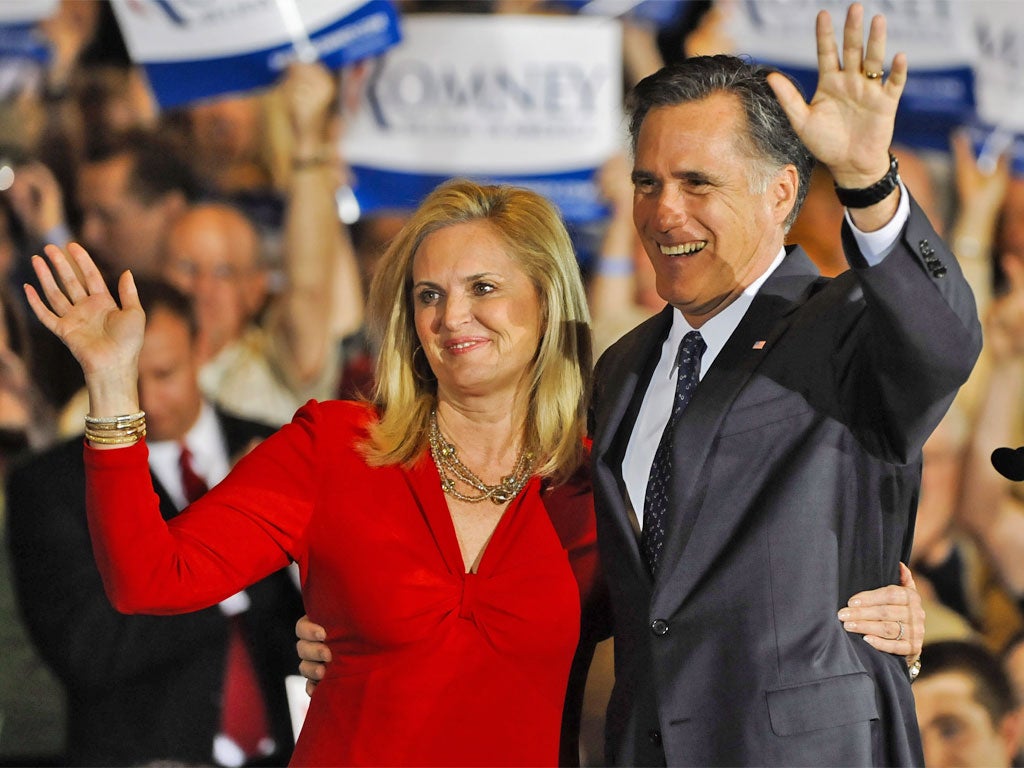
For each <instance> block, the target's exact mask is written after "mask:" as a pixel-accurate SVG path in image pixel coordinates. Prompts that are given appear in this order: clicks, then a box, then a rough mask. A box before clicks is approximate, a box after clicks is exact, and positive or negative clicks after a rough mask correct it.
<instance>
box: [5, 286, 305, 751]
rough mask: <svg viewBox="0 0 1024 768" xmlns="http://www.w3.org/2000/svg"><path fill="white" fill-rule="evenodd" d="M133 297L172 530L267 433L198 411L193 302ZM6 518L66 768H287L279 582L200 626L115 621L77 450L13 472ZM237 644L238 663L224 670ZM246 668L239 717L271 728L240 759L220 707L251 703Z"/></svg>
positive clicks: (72, 444) (76, 443) (286, 628)
mask: <svg viewBox="0 0 1024 768" xmlns="http://www.w3.org/2000/svg"><path fill="white" fill-rule="evenodd" d="M139 290H140V294H144V300H145V301H146V307H147V312H148V314H147V318H146V335H145V339H144V344H143V348H142V352H141V354H140V359H139V387H140V398H141V403H142V407H143V408H144V409H145V410H146V411H147V423H148V429H149V433H148V439H147V442H148V444H149V448H150V467H151V470H152V471H153V474H154V481H155V482H154V484H155V487H156V489H157V493H158V495H159V496H160V501H161V504H160V508H161V511H162V512H163V514H164V517H165V518H170V517H173V516H174V515H176V514H177V513H178V511H179V510H180V509H181V508H182V507H183V506H185V504H186V503H187V501H188V500H189V496H190V494H191V495H194V493H196V492H201V490H202V487H201V485H202V484H200V486H199V488H198V489H197V488H195V487H191V488H190V485H191V486H195V480H194V479H193V478H194V477H201V480H202V481H203V482H204V483H205V484H206V485H213V484H214V483H215V482H217V481H218V480H219V479H220V478H221V477H222V476H223V475H224V474H226V472H227V470H228V467H229V465H230V463H231V462H232V461H233V459H235V458H237V457H238V455H239V454H240V453H242V452H244V451H245V450H246V449H247V448H248V447H249V446H250V444H251V443H252V441H254V440H257V439H260V438H263V437H266V436H267V434H268V432H269V431H270V430H269V429H268V428H267V427H264V426H262V425H258V424H255V423H252V422H247V421H241V420H239V419H235V418H231V417H229V416H227V415H225V414H223V413H220V412H219V411H216V410H215V409H213V408H212V407H211V406H210V405H209V404H208V403H206V402H205V401H204V400H203V399H202V396H201V395H200V392H199V388H198V381H197V374H198V362H197V359H196V355H195V345H194V342H195V321H194V318H193V317H192V315H191V308H190V306H189V303H188V299H186V298H185V297H184V296H183V295H181V294H180V293H178V292H177V291H176V290H174V289H172V288H169V287H168V286H164V285H161V284H146V283H143V282H142V281H140V282H139ZM182 446H185V447H187V448H188V449H189V452H190V455H192V456H194V460H192V461H191V463H190V464H189V470H190V471H191V472H192V474H191V475H188V474H187V473H186V470H185V469H184V465H183V464H179V461H180V456H181V454H182ZM7 504H8V516H9V526H10V546H11V551H12V558H13V562H14V570H15V576H16V585H17V589H18V596H19V602H20V605H21V608H22V612H23V613H24V615H25V618H26V622H27V624H28V627H29V630H30V633H31V635H32V638H33V641H34V642H35V643H36V645H37V646H38V648H39V650H40V652H41V654H42V656H43V657H44V659H45V660H46V661H47V663H48V664H49V665H50V666H51V667H52V668H53V670H54V671H55V672H56V673H57V675H58V677H59V678H60V679H61V680H62V682H63V683H64V685H65V687H66V689H67V700H68V745H67V758H68V760H69V761H70V762H71V763H73V764H79V765H136V764H141V763H146V762H151V761H156V760H173V761H180V762H192V763H200V764H204V763H205V764H208V763H210V762H211V761H212V760H216V761H218V762H221V763H222V764H226V765H241V764H242V763H243V762H248V763H255V764H268V765H281V764H284V763H285V762H286V761H287V759H288V756H289V754H290V752H291V748H292V746H293V739H292V735H291V730H290V720H289V717H288V709H287V702H286V698H285V692H284V678H285V676H286V675H288V674H290V673H291V672H292V671H293V670H294V645H293V640H292V636H291V633H292V628H293V626H294V623H295V619H296V618H297V617H298V615H299V614H301V612H302V611H301V599H300V597H299V593H298V591H297V589H296V587H295V585H294V583H293V582H292V580H291V579H290V578H289V575H288V574H287V573H286V572H284V571H281V572H278V573H277V574H274V575H273V576H271V577H269V578H267V579H264V580H263V581H261V582H259V583H257V584H255V585H254V586H252V587H250V588H249V589H247V590H246V591H245V592H244V593H239V594H238V595H236V596H234V597H233V598H232V599H231V600H230V601H225V603H224V604H221V606H214V607H212V608H208V609H206V610H203V611H198V612H196V613H191V614H185V615H181V616H124V615H121V614H119V613H117V612H116V611H115V610H114V609H113V608H112V607H111V605H110V603H109V601H108V600H107V597H106V594H105V593H104V590H103V584H102V581H101V578H100V574H99V572H98V570H97V568H96V562H95V559H94V557H93V552H92V545H91V542H90V539H89V531H88V528H87V524H86V514H85V470H84V466H83V458H82V440H81V438H75V439H73V440H71V441H69V442H66V443H64V444H62V445H60V446H57V447H56V448H54V449H52V450H50V451H48V452H46V453H44V454H42V455H40V456H38V457H36V458H34V459H32V460H31V461H29V462H28V463H27V464H25V465H24V466H22V467H20V468H19V469H17V470H16V471H15V472H14V473H13V474H12V475H11V477H10V480H9V484H8V491H7ZM239 625H240V626H239ZM236 632H237V637H238V638H239V639H240V644H241V646H243V647H244V650H243V651H238V650H237V649H235V650H232V655H230V656H229V653H228V649H229V643H230V642H231V640H232V637H233V633H236ZM239 654H241V655H239ZM245 656H248V659H249V661H251V665H252V666H251V667H250V669H252V670H254V671H255V681H254V685H253V686H252V688H251V689H250V690H251V694H244V693H243V695H242V698H243V699H244V700H245V701H246V702H247V703H249V704H252V703H253V701H256V704H255V706H256V707H257V709H256V710H251V711H253V712H255V715H250V714H246V715H245V716H246V717H250V718H254V719H255V720H257V721H261V722H263V723H265V725H266V728H265V729H264V730H263V731H261V732H260V733H259V734H257V737H258V738H260V739H261V740H260V742H259V744H258V746H257V747H256V748H255V749H254V750H252V751H250V752H249V753H248V754H246V753H245V752H246V750H245V749H239V748H237V745H233V743H232V742H231V741H230V739H228V738H227V736H230V734H225V733H224V731H225V722H226V721H225V720H223V717H224V715H225V712H224V708H223V707H222V703H223V702H224V700H225V699H227V698H228V696H227V694H226V693H225V691H226V690H227V689H231V690H243V691H244V690H245V689H244V688H242V689H236V688H232V687H231V685H234V683H235V682H237V681H238V680H239V677H237V676H234V675H230V676H229V674H228V672H227V671H226V668H227V667H228V666H229V664H234V663H241V664H242V665H243V666H244V658H245ZM229 658H230V661H229ZM239 659H242V660H243V661H239ZM229 677H230V679H231V680H232V684H231V685H228V684H227V683H226V681H227V680H228V679H229ZM242 678H246V675H245V674H244V673H243V674H242ZM248 679H249V680H250V681H252V680H253V678H252V677H251V676H249V677H248ZM242 685H243V686H244V683H242ZM256 689H258V693H257V692H256ZM257 700H258V701H257ZM261 703H262V706H261ZM245 706H246V704H244V703H243V705H242V707H243V711H244V708H245ZM215 742H216V744H217V750H216V752H215V749H214V745H215Z"/></svg>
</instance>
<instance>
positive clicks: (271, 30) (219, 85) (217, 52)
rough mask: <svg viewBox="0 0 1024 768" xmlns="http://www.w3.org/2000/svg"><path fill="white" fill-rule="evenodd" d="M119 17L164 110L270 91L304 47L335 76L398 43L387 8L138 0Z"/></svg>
mask: <svg viewBox="0 0 1024 768" xmlns="http://www.w3.org/2000/svg"><path fill="white" fill-rule="evenodd" d="M289 6H290V9H291V10H292V14H291V15H292V16H295V17H296V18H294V19H293V18H291V17H290V16H289V14H288V13H287V12H288V11H289ZM114 10H115V12H116V13H117V19H118V23H119V24H120V26H121V30H122V33H123V34H124V37H125V42H126V44H127V46H128V50H129V52H130V53H131V55H132V58H133V59H134V60H135V61H136V62H137V63H139V64H142V65H143V66H144V67H145V70H146V75H147V77H148V78H149V82H150V85H151V87H152V89H153V93H154V95H155V97H156V99H157V102H158V103H159V104H160V106H161V107H164V108H168V107H173V106H178V105H181V104H186V103H188V102H191V101H197V100H200V99H204V98H209V97H211V96H218V95H221V94H225V93H236V92H241V91H248V90H252V89H254V88H260V87H264V86H267V85H270V84H272V83H273V82H275V81H276V80H277V79H278V78H279V76H280V74H281V71H282V70H283V69H284V68H285V67H287V65H288V63H289V62H291V61H292V60H293V59H295V58H296V57H297V56H299V55H300V54H299V53H297V49H301V48H303V47H305V48H307V49H308V50H310V51H312V53H313V55H315V56H316V58H318V59H319V60H321V61H323V62H324V63H325V64H326V65H327V66H328V67H331V68H338V67H342V66H344V65H346V64H350V63H353V62H356V61H359V60H361V59H365V58H368V57H371V56H376V55H378V54H380V53H382V52H383V51H385V50H387V49H388V48H390V47H391V46H393V45H395V44H396V43H398V42H399V40H400V39H401V31H400V26H399V16H398V12H397V10H396V9H395V7H394V5H393V4H392V3H391V2H390V0H334V2H328V1H327V0H303V1H302V2H301V3H298V2H295V0H290V1H289V3H285V2H282V0H279V2H277V3H276V4H274V3H251V2H245V1H244V0H219V1H218V2H217V3H213V4H211V3H197V2H195V1H194V0H133V1H132V2H126V3H115V4H114ZM296 24H297V25H298V26H299V27H300V29H299V30H298V31H297V32H296V31H295V29H294V27H295V25H296Z"/></svg>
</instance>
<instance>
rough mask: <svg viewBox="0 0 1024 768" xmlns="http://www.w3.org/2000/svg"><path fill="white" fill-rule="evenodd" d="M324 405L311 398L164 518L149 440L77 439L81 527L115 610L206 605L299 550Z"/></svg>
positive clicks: (314, 481)
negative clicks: (103, 445) (101, 443)
mask: <svg viewBox="0 0 1024 768" xmlns="http://www.w3.org/2000/svg"><path fill="white" fill-rule="evenodd" d="M327 433H329V430H327V431H324V429H323V406H321V405H319V404H317V403H315V402H310V403H308V404H307V405H305V406H304V407H303V408H302V409H301V410H300V411H299V412H298V413H297V414H296V416H295V419H294V420H293V421H292V422H291V423H290V424H287V425H285V426H284V427H283V428H282V429H281V430H280V431H278V432H277V433H275V434H274V435H272V436H271V437H269V438H268V439H267V440H265V441H264V442H263V443H261V444H260V445H259V446H258V447H257V448H256V449H255V450H253V451H252V452H251V453H250V454H249V455H248V456H246V457H245V458H243V459H242V460H241V461H240V462H239V463H238V464H237V465H236V467H235V468H234V469H233V470H232V471H231V473H230V474H229V475H228V477H227V478H225V479H224V480H223V481H222V482H221V483H219V484H218V485H217V486H216V487H214V488H213V489H211V490H210V492H209V493H207V494H206V495H205V496H203V497H202V498H201V499H199V500H198V501H196V502H195V503H194V504H192V505H191V506H190V507H188V508H187V509H186V510H185V511H184V512H182V513H181V514H180V515H178V516H176V517H174V518H173V519H172V520H170V521H165V520H164V519H163V517H162V516H161V514H160V502H159V498H158V497H157V495H156V493H155V492H154V490H153V482H152V478H151V476H150V473H149V465H148V450H147V448H146V445H145V443H137V444H136V445H133V446H131V447H129V448H121V449H118V450H97V449H95V448H92V447H90V446H89V445H88V444H87V445H86V447H85V467H86V508H87V512H88V518H89V532H90V535H91V537H92V542H93V549H94V551H95V553H96V562H97V564H98V566H99V569H100V573H101V574H102V576H103V583H104V587H105V588H106V591H107V595H108V597H109V598H110V601H111V603H113V605H114V607H115V608H117V609H118V610H119V611H121V612H123V613H153V614H173V613H185V612H188V611H194V610H198V609H200V608H205V607H208V606H210V605H214V604H216V603H218V602H220V601H221V600H223V599H224V598H226V597H228V596H230V595H232V594H234V593H235V592H237V591H239V590H240V589H244V588H245V587H247V586H249V585H250V584H253V583H255V582H256V581H259V580H260V579H262V578H264V577H265V576H267V575H269V574H271V573H273V572H274V571H276V570H278V569H280V568H282V567H284V566H286V565H288V563H289V561H290V560H295V559H299V558H301V557H302V555H303V554H304V552H305V541H304V533H305V531H306V528H307V525H308V522H309V519H310V516H311V514H312V511H313V508H314V504H315V500H316V496H317V488H318V482H319V480H320V479H321V478H322V477H323V472H322V471H321V468H320V467H318V456H319V455H320V454H321V453H322V451H318V450H317V434H327Z"/></svg>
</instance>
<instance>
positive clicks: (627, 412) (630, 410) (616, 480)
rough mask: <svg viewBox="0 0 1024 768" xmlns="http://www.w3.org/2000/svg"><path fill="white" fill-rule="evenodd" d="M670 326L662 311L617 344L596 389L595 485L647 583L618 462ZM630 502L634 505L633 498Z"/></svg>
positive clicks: (669, 317)
mask: <svg viewBox="0 0 1024 768" xmlns="http://www.w3.org/2000/svg"><path fill="white" fill-rule="evenodd" d="M671 325H672V308H671V307H670V306H666V307H665V309H664V310H662V311H661V312H659V313H658V314H657V315H655V316H654V317H652V318H650V319H649V320H647V321H645V322H644V323H642V324H641V325H640V326H639V327H637V328H636V329H635V330H633V331H631V332H630V333H629V334H628V335H627V336H626V337H625V338H624V339H623V340H622V342H620V344H623V345H624V347H623V348H622V349H621V354H620V356H618V357H617V359H616V360H615V369H614V370H603V371H602V374H603V375H605V376H613V377H614V379H613V380H609V381H607V382H601V383H600V384H599V386H600V387H601V391H602V398H601V401H600V403H599V406H598V407H599V411H598V413H597V419H596V423H597V426H598V428H597V429H596V431H595V434H594V446H593V456H594V482H595V483H597V484H599V485H600V486H601V492H602V496H603V498H605V499H607V500H608V504H607V505H606V506H607V508H608V512H609V515H610V517H611V519H612V522H613V523H614V525H615V529H616V531H617V533H618V535H620V536H621V537H622V538H623V540H624V542H625V549H626V551H628V553H629V557H630V564H631V566H632V567H633V568H634V570H635V571H636V572H637V573H639V574H641V575H642V576H643V577H644V578H646V579H650V573H649V571H648V570H647V565H646V564H645V563H644V562H643V559H642V558H641V556H640V548H639V541H638V540H637V535H636V531H635V530H634V520H633V519H632V516H631V513H630V512H629V510H628V508H627V506H626V503H625V484H624V482H623V479H622V458H623V456H624V455H625V452H626V446H627V445H628V443H629V436H630V433H631V432H632V431H633V425H634V424H635V423H636V417H637V414H638V413H639V410H640V404H641V403H642V402H643V398H644V394H645V393H646V392H647V386H648V383H649V382H650V380H651V375H652V373H653V370H654V368H655V366H656V365H657V362H658V358H659V355H660V353H661V345H662V343H663V342H664V340H665V337H666V336H667V335H668V331H669V328H670V327H671ZM632 501H633V503H634V504H635V503H637V500H636V499H633V500H632ZM639 503H643V499H640V502H639Z"/></svg>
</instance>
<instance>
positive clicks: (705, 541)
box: [652, 249, 819, 615]
mask: <svg viewBox="0 0 1024 768" xmlns="http://www.w3.org/2000/svg"><path fill="white" fill-rule="evenodd" d="M818 277H819V273H818V271H817V269H816V268H815V267H814V265H813V264H812V263H811V261H810V259H808V258H807V256H806V255H805V254H804V252H803V251H802V250H799V249H798V250H796V251H794V252H791V253H790V254H789V255H788V256H787V257H786V259H785V260H784V261H783V262H782V264H780V265H779V268H778V269H777V270H776V271H775V273H773V274H772V276H771V277H770V278H769V279H768V280H766V281H765V284H764V285H763V286H762V287H761V290H760V291H758V294H757V296H755V297H754V301H753V302H752V303H751V305H750V308H749V309H748V310H747V312H746V314H745V315H744V316H743V319H742V320H741V321H740V323H739V325H738V326H737V327H736V330H735V331H733V333H732V335H731V336H730V337H729V341H728V342H727V343H726V345H725V347H723V349H722V351H721V352H720V353H719V355H718V357H717V358H716V359H715V362H714V364H713V365H712V366H711V369H710V370H709V371H708V372H707V374H706V375H705V377H704V379H703V380H702V381H701V383H700V386H698V387H697V390H696V392H694V395H693V398H692V400H691V401H690V404H689V406H687V408H686V411H684V413H683V415H682V417H681V419H680V421H679V424H678V426H677V428H676V432H675V438H674V441H673V452H674V453H673V462H674V464H673V476H672V493H673V497H672V499H671V501H670V509H671V510H672V511H673V516H672V517H671V519H670V520H669V525H668V530H667V538H666V541H665V550H664V552H663V553H662V556H661V562H662V563H663V567H662V569H661V570H660V572H659V574H658V579H657V582H656V584H655V590H654V596H653V602H652V610H653V611H654V613H656V614H657V615H669V614H670V613H671V612H672V611H674V610H675V608H676V607H678V606H679V605H680V604H681V603H682V602H683V601H684V600H685V599H686V597H687V595H688V594H689V592H690V590H692V589H693V587H694V586H695V585H696V584H697V582H698V581H699V580H700V579H701V578H702V576H703V575H704V573H705V572H706V571H707V569H708V568H709V567H711V565H712V564H713V563H714V562H715V561H716V558H717V557H718V555H719V553H720V551H721V548H722V547H723V546H724V545H725V543H726V542H727V541H728V540H729V538H730V536H731V533H732V531H733V530H734V529H735V527H736V526H737V525H738V524H739V522H740V520H741V519H742V516H743V514H744V512H745V510H744V509H742V508H734V509H727V508H720V507H716V506H715V505H714V504H713V503H712V504H705V503H704V501H705V499H704V494H705V492H706V490H707V479H706V478H707V473H706V472H705V465H706V463H707V460H708V456H709V454H710V451H711V449H712V447H713V446H714V444H715V438H716V436H717V435H718V432H719V428H720V426H721V423H722V421H723V419H724V418H725V416H726V414H727V413H728V411H729V409H730V408H731V406H732V403H733V401H734V400H735V399H736V397H737V395H738V394H739V393H740V391H741V390H742V389H743V387H744V386H745V385H746V383H747V382H748V381H749V380H750V377H751V375H752V374H753V373H754V371H755V370H756V368H757V367H758V366H759V365H760V364H761V362H762V361H763V360H764V359H765V357H766V356H767V355H770V354H771V350H772V348H773V346H774V345H775V343H776V342H777V341H778V340H779V339H780V338H781V337H782V336H783V335H784V334H785V332H786V330H787V329H788V327H789V321H788V319H787V316H788V315H789V314H790V313H791V312H792V311H793V310H794V309H795V308H796V307H798V306H799V305H800V304H802V303H803V302H804V301H805V300H806V298H807V296H808V295H809V293H810V290H811V288H812V287H813V284H814V282H815V280H817V279H818ZM761 342H764V343H763V344H761ZM737 481H739V478H737Z"/></svg>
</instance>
